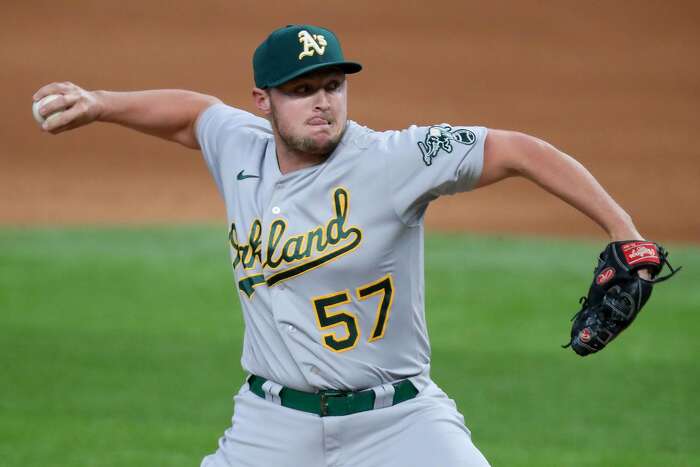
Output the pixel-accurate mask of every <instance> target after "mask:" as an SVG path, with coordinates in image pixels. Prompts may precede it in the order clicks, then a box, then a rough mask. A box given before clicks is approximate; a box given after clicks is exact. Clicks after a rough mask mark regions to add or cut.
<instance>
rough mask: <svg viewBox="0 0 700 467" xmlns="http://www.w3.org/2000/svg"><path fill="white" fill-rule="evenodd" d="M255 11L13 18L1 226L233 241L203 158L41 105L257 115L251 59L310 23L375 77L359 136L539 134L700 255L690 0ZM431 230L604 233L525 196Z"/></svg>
mask: <svg viewBox="0 0 700 467" xmlns="http://www.w3.org/2000/svg"><path fill="white" fill-rule="evenodd" d="M612 3H614V4H616V5H622V4H623V3H624V4H626V5H627V6H626V7H623V6H610V4H612ZM144 4H145V5H144ZM260 5H261V3H256V2H252V1H245V2H235V1H214V0H207V1H199V2H191V1H187V2H186V1H182V0H173V1H171V2H161V1H157V2H140V1H139V2H136V1H131V0H130V1H120V2H109V3H108V2H96V1H93V2H88V1H70V2H65V3H61V2H57V1H54V2H39V1H27V2H10V4H9V5H4V6H3V19H2V28H0V37H1V39H2V40H1V41H0V60H1V63H2V73H1V74H0V79H1V80H2V88H3V90H4V92H3V95H4V101H5V105H4V106H3V107H2V109H1V110H0V112H2V115H3V117H4V118H3V121H4V125H3V127H2V128H1V129H0V134H1V135H2V145H1V146H0V158H1V159H0V195H1V199H2V201H0V224H5V225H17V224H20V225H26V224H30V225H34V224H39V225H55V224H76V223H77V224H84V223H115V222H117V223H164V222H171V221H177V222H193V221H197V222H198V221H212V222H221V223H222V224H223V218H224V210H223V204H222V202H221V201H220V199H219V198H218V194H217V193H216V190H215V187H214V184H213V183H212V181H211V180H210V176H209V174H208V173H207V172H206V168H205V166H204V164H203V163H202V161H201V159H200V157H199V155H198V153H197V152H194V151H189V150H186V149H182V148H179V147H176V146H175V145H168V144H167V143H164V142H160V141H157V140H154V139H152V138H148V137H145V136H142V135H139V134H137V133H133V132H128V131H125V130H123V129H121V128H117V127H110V126H108V125H101V124H98V125H93V126H91V127H88V128H85V129H82V130H79V131H77V132H73V133H70V134H64V135H61V136H58V137H54V136H49V135H44V134H41V133H40V132H39V131H38V129H37V128H36V126H35V124H34V122H33V120H32V118H31V113H30V103H31V95H32V93H33V92H34V91H35V90H36V89H37V88H38V87H39V86H41V85H43V84H45V83H47V82H50V81H63V80H70V81H74V82H76V83H78V84H80V85H82V86H84V87H87V88H90V89H113V90H133V89H148V88H163V87H176V88H187V89H194V90H199V91H202V92H206V93H210V94H214V95H217V96H219V97H220V98H222V99H223V100H225V101H226V102H228V103H230V104H232V105H236V106H239V107H242V108H244V109H247V110H251V111H252V110H253V109H252V105H251V104H252V102H251V99H250V96H249V94H250V88H251V86H252V76H251V75H252V72H251V68H250V56H251V53H252V51H253V49H254V48H255V46H256V45H257V44H258V43H259V42H260V41H261V40H262V39H263V38H264V37H265V35H266V34H267V32H269V31H270V30H271V29H273V28H276V27H279V26H280V25H284V24H287V23H296V22H309V23H317V24H321V25H325V26H327V27H329V28H331V29H334V30H336V32H337V33H338V34H339V36H340V38H341V40H342V41H343V44H344V46H345V49H346V55H347V56H348V58H352V59H356V60H358V61H360V62H362V63H363V64H364V65H365V70H364V71H363V72H362V73H360V74H359V75H356V76H353V77H352V78H351V80H350V116H351V118H353V119H354V120H356V121H359V122H361V123H363V124H366V125H368V126H370V127H373V128H376V129H388V128H400V127H405V126H407V125H409V124H412V123H418V124H426V123H436V122H452V123H457V124H483V125H486V126H489V127H495V128H509V129H518V130H521V131H525V132H528V133H532V134H535V135H537V136H540V137H542V138H544V139H546V140H548V141H550V142H551V143H553V144H555V145H556V146H558V147H560V148H561V149H563V150H565V151H566V152H568V153H569V154H571V155H573V156H574V157H576V158H577V159H579V160H580V161H581V162H583V163H584V164H585V165H586V166H587V167H589V169H590V170H591V171H592V172H593V173H594V175H596V176H597V177H598V178H599V180H600V181H601V182H602V183H603V185H604V186H606V187H607V188H608V189H609V191H610V192H611V193H612V194H613V196H614V197H615V198H616V199H618V201H619V202H620V203H621V204H622V205H623V206H625V208H626V209H627V210H628V211H629V212H630V213H631V214H632V215H633V216H634V218H635V219H636V221H637V223H638V225H639V227H640V230H641V231H642V232H643V233H644V234H645V235H646V236H648V237H650V238H655V239H660V240H683V241H691V242H700V209H699V208H698V203H699V202H700V183H699V182H698V180H700V162H699V161H698V150H697V149H696V143H695V142H694V140H693V139H692V138H694V136H696V135H697V129H698V123H697V122H698V108H699V105H698V104H700V61H698V57H700V27H698V25H700V6H698V4H697V3H696V2H664V3H659V2H573V1H539V2H516V1H510V2H481V3H471V2H462V1H456V0H448V1H444V2H440V4H439V5H438V4H434V3H425V4H421V3H418V2H386V1H364V0H363V1H356V2H333V1H331V2H317V1H303V2H267V3H266V5H267V7H266V9H265V10H263V9H262V7H261V6H260ZM33 28H34V29H36V30H34V31H32V29H33ZM428 225H429V226H430V227H433V228H443V229H451V230H462V229H466V230H470V231H480V232H502V231H503V232H523V233H533V234H538V233H544V234H563V235H578V236H601V235H602V232H601V231H600V230H599V229H598V228H597V227H596V226H594V225H592V223H591V222H590V221H588V220H587V219H585V218H584V217H583V216H582V215H580V214H578V213H577V212H576V211H574V210H573V209H572V208H569V207H568V206H566V205H564V204H563V203H562V202H560V201H558V200H556V199H554V198H553V197H551V196H549V195H547V194H545V193H542V192H541V190H539V189H538V188H536V187H534V186H531V185H530V184H529V183H527V182H525V181H518V180H511V181H507V182H504V183H502V184H499V185H498V186H494V187H489V188H485V189H483V190H479V191H477V192H474V193H472V194H468V195H459V196H455V197H450V198H446V199H442V200H440V201H438V202H437V203H435V205H434V206H433V207H432V209H431V210H429V214H428Z"/></svg>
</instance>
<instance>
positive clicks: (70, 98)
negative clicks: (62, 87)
mask: <svg viewBox="0 0 700 467" xmlns="http://www.w3.org/2000/svg"><path fill="white" fill-rule="evenodd" d="M78 99H80V95H79V94H77V93H69V94H63V95H59V97H57V98H56V99H54V100H52V101H50V102H47V103H46V104H44V105H42V106H41V107H40V108H39V114H40V115H41V116H42V117H44V118H46V117H47V116H49V115H51V114H52V113H54V112H58V111H61V110H66V109H68V108H70V107H71V106H72V105H73V104H75V103H76V102H77V101H78Z"/></svg>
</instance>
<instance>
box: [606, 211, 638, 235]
mask: <svg viewBox="0 0 700 467" xmlns="http://www.w3.org/2000/svg"><path fill="white" fill-rule="evenodd" d="M606 230H607V232H608V235H609V236H610V241H611V242H618V241H621V240H644V237H642V235H641V234H640V233H639V231H638V230H637V228H636V227H635V226H634V223H633V222H632V218H631V217H630V216H629V214H627V213H624V214H623V215H621V216H620V219H619V220H618V222H616V223H615V224H614V225H612V226H610V227H608V228H607V229H606Z"/></svg>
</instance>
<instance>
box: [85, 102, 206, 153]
mask: <svg viewBox="0 0 700 467" xmlns="http://www.w3.org/2000/svg"><path fill="white" fill-rule="evenodd" d="M94 93H95V96H96V100H97V105H98V116H97V120H98V121H102V122H110V123H116V124H119V125H122V126H125V127H127V128H131V129H133V130H137V131H140V132H142V133H146V134H149V135H153V136H157V137H160V138H164V139H167V140H170V141H175V142H178V143H180V144H183V145H185V146H187V147H191V148H195V149H198V148H199V144H198V142H197V138H196V135H195V128H194V125H195V123H196V119H197V116H198V115H199V114H200V113H201V112H202V111H203V110H204V109H206V108H207V107H209V106H210V105H212V104H214V103H216V102H219V100H218V99H217V98H215V97H212V96H207V95H205V94H199V93H196V92H192V91H183V90H175V89H164V90H153V91H135V92H111V91H95V92H94Z"/></svg>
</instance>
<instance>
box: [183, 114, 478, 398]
mask: <svg viewBox="0 0 700 467" xmlns="http://www.w3.org/2000/svg"><path fill="white" fill-rule="evenodd" d="M486 134H487V130H486V128H483V127H457V126H455V127H453V126H450V125H447V124H441V125H434V126H429V127H419V126H411V127H410V128H408V129H405V130H402V131H386V132H376V131H372V130H370V129H368V128H365V127H363V126H361V125H358V124H357V123H355V122H352V121H348V125H347V128H346V131H345V133H344V135H343V137H342V139H341V142H340V144H339V145H338V147H337V148H336V149H335V151H334V152H333V153H332V154H331V155H330V156H329V157H328V159H327V160H326V161H324V162H323V163H321V164H319V165H315V166H312V167H308V168H305V169H302V170H298V171H294V172H291V173H288V174H285V175H283V174H282V173H281V172H280V169H279V166H278V163H277V157H276V151H275V142H274V138H273V134H272V130H271V127H270V124H269V122H268V121H267V120H265V119H263V118H260V117H257V116H254V115H252V114H250V113H248V112H245V111H242V110H239V109H235V108H232V107H229V106H227V105H224V104H216V105H213V106H211V107H210V108H208V109H207V110H206V111H204V112H203V113H202V115H201V116H200V118H199V119H198V122H197V138H198V140H199V143H200V146H201V148H202V153H203V154H204V158H205V160H206V162H207V165H208V167H209V170H210V171H211V173H212V175H213V177H214V179H215V181H216V184H217V186H218V188H219V190H220V192H221V194H222V196H223V198H224V200H225V203H226V211H227V216H228V225H229V226H230V230H229V242H230V251H231V262H232V266H233V270H234V275H235V287H236V289H237V291H238V294H239V295H240V300H241V305H242V310H243V316H244V320H245V336H244V343H243V354H242V358H241V364H242V366H243V368H244V369H245V370H246V371H248V372H249V373H253V374H256V375H259V376H262V377H263V378H266V379H269V380H272V381H275V382H277V383H279V384H282V385H285V386H288V387H291V388H295V389H298V390H302V391H315V390H317V389H337V390H360V389H365V388H369V387H373V386H377V385H380V384H385V383H388V382H393V381H397V380H400V379H404V378H409V377H410V378H411V379H412V381H414V384H416V386H417V387H419V388H420V387H424V386H425V384H426V382H427V381H428V373H429V367H430V345H429V342H428V334H427V329H426V322H425V316H424V283H423V215H424V212H425V210H426V207H427V205H428V203H429V202H430V201H431V200H433V199H435V198H437V197H438V196H440V195H443V194H452V193H455V192H460V191H466V190H469V189H471V188H472V187H473V186H474V185H475V183H476V182H477V180H478V179H479V176H480V174H481V170H482V166H483V152H484V141H485V138H486Z"/></svg>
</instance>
